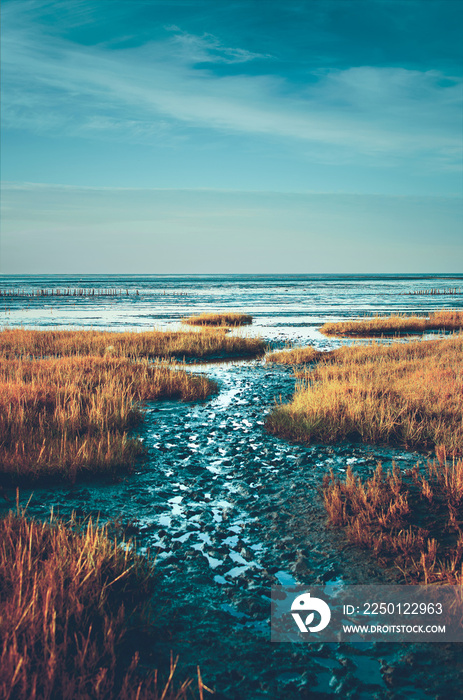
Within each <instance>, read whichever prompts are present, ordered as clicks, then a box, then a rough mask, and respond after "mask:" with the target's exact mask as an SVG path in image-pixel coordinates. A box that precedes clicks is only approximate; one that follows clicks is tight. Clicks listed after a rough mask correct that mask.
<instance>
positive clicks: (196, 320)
mask: <svg viewBox="0 0 463 700" xmlns="http://www.w3.org/2000/svg"><path fill="white" fill-rule="evenodd" d="M182 323H186V324H188V325H189V326H249V325H250V324H251V323H252V316H249V315H248V314H238V313H228V312H224V313H216V314H214V313H210V314H208V313H203V314H199V315H198V316H188V317H187V318H182Z"/></svg>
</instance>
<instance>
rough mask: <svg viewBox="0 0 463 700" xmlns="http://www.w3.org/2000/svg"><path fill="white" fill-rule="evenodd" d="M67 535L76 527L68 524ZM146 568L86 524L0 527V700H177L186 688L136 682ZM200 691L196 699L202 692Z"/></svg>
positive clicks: (148, 585) (152, 680) (149, 584)
mask: <svg viewBox="0 0 463 700" xmlns="http://www.w3.org/2000/svg"><path fill="white" fill-rule="evenodd" d="M70 525H71V527H72V528H74V529H75V528H76V523H75V522H72V523H71V524H70ZM152 569H153V567H152V564H151V563H150V562H149V560H146V559H143V558H142V557H140V556H138V555H137V554H135V553H134V552H133V550H132V549H131V547H130V545H129V544H127V543H126V545H125V546H123V547H121V546H120V544H118V543H117V542H116V541H110V540H109V539H108V537H107V532H106V530H105V529H104V528H103V529H102V528H97V527H95V526H94V525H93V524H92V522H88V524H87V525H86V527H84V528H81V529H80V531H77V532H73V530H72V529H70V528H69V527H65V526H64V524H63V523H61V522H57V521H52V522H51V523H50V524H44V523H38V522H35V521H30V520H27V519H26V518H25V517H24V515H23V514H19V515H14V514H13V513H12V512H10V513H9V514H8V516H7V517H6V518H4V519H3V520H1V521H0V581H1V585H0V629H1V657H0V696H1V697H2V698H4V699H5V700H9V699H11V700H13V698H14V700H38V699H39V698H40V700H53V699H57V698H59V699H60V700H76V699H77V698H79V700H95V699H98V700H113V699H114V698H118V699H119V700H129V699H130V700H135V699H136V700H180V699H185V698H186V697H191V695H190V692H189V688H190V686H191V681H186V682H184V683H183V684H175V682H174V681H173V679H172V675H173V671H174V670H175V663H176V662H173V663H172V665H171V672H170V673H169V672H167V674H166V678H165V679H164V680H163V681H161V679H160V678H159V677H158V674H157V672H156V673H154V674H151V675H149V676H146V675H144V676H142V675H140V674H139V672H138V669H137V666H138V664H139V652H138V651H137V649H139V648H140V646H141V644H143V643H145V644H146V642H147V640H148V639H150V638H151V639H152V641H153V640H154V637H155V630H154V628H153V626H152V623H150V622H149V620H148V619H147V611H148V608H147V603H148V602H149V598H150V596H151V595H152V593H153V583H154V582H153V577H152V573H153V570H152ZM198 681H199V690H200V696H201V697H202V696H203V689H204V688H205V686H203V685H202V682H201V681H200V676H199V678H198Z"/></svg>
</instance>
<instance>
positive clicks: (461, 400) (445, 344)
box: [267, 334, 463, 456]
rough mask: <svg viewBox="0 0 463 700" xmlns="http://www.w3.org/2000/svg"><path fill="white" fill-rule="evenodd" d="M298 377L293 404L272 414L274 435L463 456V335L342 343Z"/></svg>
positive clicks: (299, 439)
mask: <svg viewBox="0 0 463 700" xmlns="http://www.w3.org/2000/svg"><path fill="white" fill-rule="evenodd" d="M299 377H300V383H299V384H298V386H297V387H296V391H295V395H294V397H293V400H292V402H291V403H289V404H286V405H277V406H276V407H275V409H274V410H273V412H272V413H271V414H270V415H269V417H268V419H267V428H268V429H269V430H270V432H272V433H275V434H278V435H280V436H282V437H286V438H289V439H293V440H296V441H301V442H309V441H310V440H312V439H314V440H318V441H321V442H325V443H331V442H337V441H339V440H343V439H354V440H359V439H360V440H362V441H364V442H370V443H389V444H395V445H401V446H404V447H406V448H424V449H426V448H435V447H436V446H439V445H442V446H444V447H445V449H446V451H447V454H448V455H449V456H453V455H455V456H457V455H461V454H462V453H463V419H462V416H463V334H458V335H453V336H449V337H447V338H443V339H438V340H431V341H415V342H410V343H394V344H392V345H390V346H383V345H378V344H370V345H368V346H358V345H356V346H355V345H354V346H350V347H342V348H339V349H338V350H335V351H333V352H331V353H327V354H326V356H325V359H324V360H323V361H320V362H319V363H318V365H317V366H316V368H315V369H314V370H313V371H303V372H300V373H299Z"/></svg>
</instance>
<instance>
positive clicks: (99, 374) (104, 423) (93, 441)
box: [0, 357, 217, 483]
mask: <svg viewBox="0 0 463 700" xmlns="http://www.w3.org/2000/svg"><path fill="white" fill-rule="evenodd" d="M216 390H217V386H216V384H215V383H214V382H212V381H211V380H209V379H207V378H206V377H202V376H194V375H191V374H189V373H186V372H182V371H179V370H176V369H172V368H171V367H166V366H163V365H160V364H159V363H149V362H148V361H146V360H144V361H140V362H133V361H131V360H129V359H126V358H112V357H104V358H102V357H64V358H53V359H44V360H32V359H14V360H7V359H2V358H0V440H1V441H0V476H1V477H2V481H3V482H4V483H8V482H9V483H18V482H21V481H24V480H25V479H27V480H36V479H38V478H41V479H44V478H61V479H63V478H64V479H69V480H74V479H75V478H76V477H77V476H83V475H86V474H91V473H93V474H104V473H111V472H114V471H116V470H119V469H125V470H127V469H130V468H132V467H133V466H134V464H135V463H136V461H137V458H139V457H140V456H141V455H142V454H143V448H142V447H141V444H140V442H139V441H138V440H136V439H134V438H130V437H128V436H127V431H128V430H129V429H130V428H131V427H132V426H134V425H135V424H136V423H137V421H139V420H140V419H141V418H142V410H141V408H140V404H139V402H140V401H143V400H153V399H159V398H180V399H182V400H184V401H190V400H193V399H196V400H197V399H204V398H206V397H207V396H208V395H209V394H211V393H212V392H215V391H216Z"/></svg>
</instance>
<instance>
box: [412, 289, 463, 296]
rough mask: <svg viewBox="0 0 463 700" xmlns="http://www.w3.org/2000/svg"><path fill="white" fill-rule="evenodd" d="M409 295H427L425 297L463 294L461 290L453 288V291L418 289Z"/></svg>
mask: <svg viewBox="0 0 463 700" xmlns="http://www.w3.org/2000/svg"><path fill="white" fill-rule="evenodd" d="M407 294H413V295H415V294H425V295H428V294H430V295H435V294H461V288H460V287H458V289H457V287H453V288H452V289H417V290H415V291H413V292H407Z"/></svg>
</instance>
